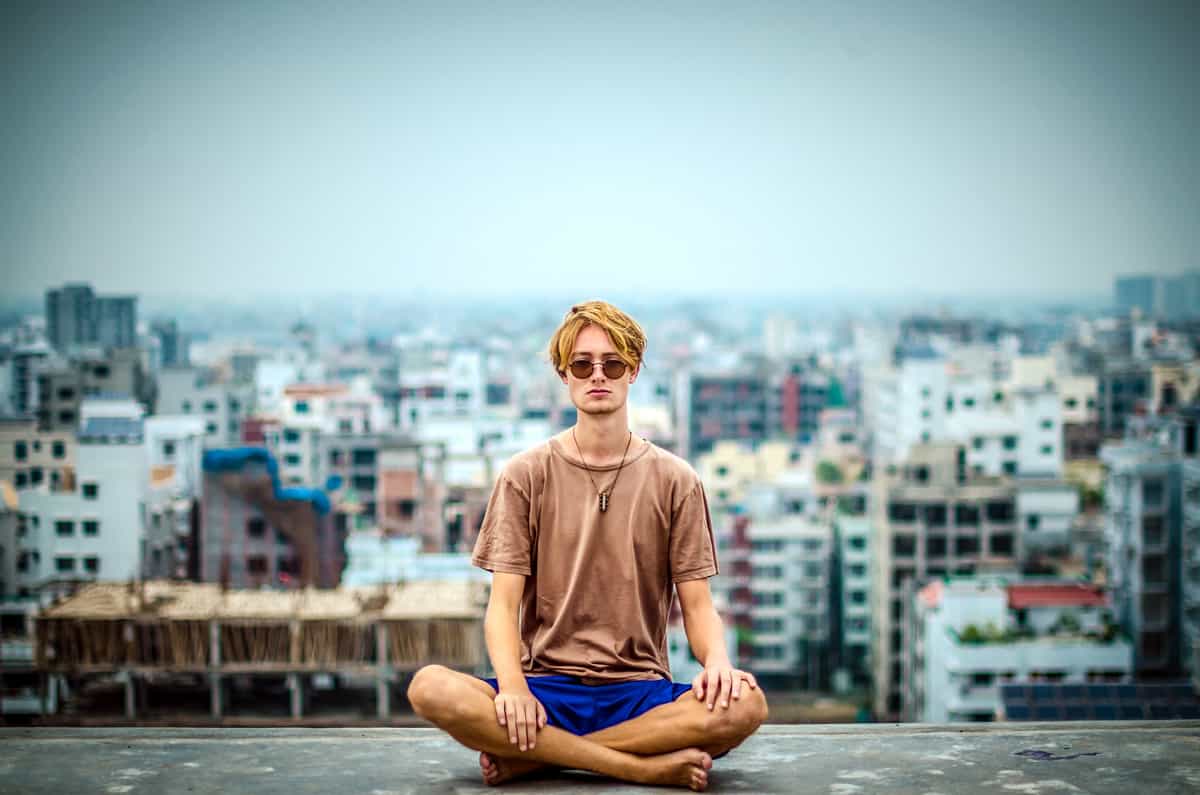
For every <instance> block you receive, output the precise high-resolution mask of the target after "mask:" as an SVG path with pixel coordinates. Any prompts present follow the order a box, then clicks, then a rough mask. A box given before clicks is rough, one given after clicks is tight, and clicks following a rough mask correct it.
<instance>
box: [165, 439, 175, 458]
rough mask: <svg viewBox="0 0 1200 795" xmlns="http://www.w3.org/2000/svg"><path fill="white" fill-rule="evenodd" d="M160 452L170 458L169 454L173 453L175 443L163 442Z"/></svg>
mask: <svg viewBox="0 0 1200 795" xmlns="http://www.w3.org/2000/svg"><path fill="white" fill-rule="evenodd" d="M162 452H163V457H164V458H170V457H171V456H173V455H175V443H174V442H163V446H162Z"/></svg>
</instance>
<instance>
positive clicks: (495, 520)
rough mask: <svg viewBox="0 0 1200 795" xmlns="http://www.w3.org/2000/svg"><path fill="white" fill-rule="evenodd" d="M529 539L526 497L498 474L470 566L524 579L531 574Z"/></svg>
mask: <svg viewBox="0 0 1200 795" xmlns="http://www.w3.org/2000/svg"><path fill="white" fill-rule="evenodd" d="M531 535H532V534H531V532H530V529H529V497H528V495H527V494H526V493H525V492H524V491H522V490H521V487H520V486H518V485H517V484H516V483H514V482H513V480H512V478H511V477H510V476H509V475H508V474H507V473H502V474H501V475H500V477H499V478H498V479H497V480H496V485H495V487H494V488H493V489H492V496H491V497H490V498H489V499H488V504H487V509H486V510H485V511H484V514H483V524H482V525H481V526H480V528H479V536H478V538H476V539H475V550H474V552H473V553H472V554H471V563H472V564H473V565H475V566H478V567H479V568H481V569H487V570H488V571H491V572H497V571H501V572H505V573H508V574H524V575H526V576H528V575H530V574H532V573H533V569H532V566H531V556H530V549H531Z"/></svg>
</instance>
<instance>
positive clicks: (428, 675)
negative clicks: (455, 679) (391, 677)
mask: <svg viewBox="0 0 1200 795" xmlns="http://www.w3.org/2000/svg"><path fill="white" fill-rule="evenodd" d="M449 674H450V669H449V668H446V667H445V666H442V665H427V666H425V667H424V668H422V669H420V670H419V671H417V672H416V673H415V674H413V678H412V681H411V682H409V683H408V703H409V704H412V708H413V711H415V712H416V713H417V714H418V715H420V716H421V717H422V718H424V719H425V720H431V721H432V720H435V719H436V718H437V717H438V716H439V714H440V713H441V711H442V707H443V706H444V705H445V695H446V691H447V690H448V685H449V683H450V676H449Z"/></svg>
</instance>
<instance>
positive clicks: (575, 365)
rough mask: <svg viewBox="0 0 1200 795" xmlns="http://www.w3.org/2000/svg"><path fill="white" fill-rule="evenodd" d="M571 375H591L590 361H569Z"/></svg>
mask: <svg viewBox="0 0 1200 795" xmlns="http://www.w3.org/2000/svg"><path fill="white" fill-rule="evenodd" d="M571 375H573V376H575V377H576V378H590V377H591V375H592V363H591V362H583V361H580V362H571Z"/></svg>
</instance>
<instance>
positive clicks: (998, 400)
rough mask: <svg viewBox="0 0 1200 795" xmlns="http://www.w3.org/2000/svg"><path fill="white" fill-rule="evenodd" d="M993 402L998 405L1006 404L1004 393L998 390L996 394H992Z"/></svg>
mask: <svg viewBox="0 0 1200 795" xmlns="http://www.w3.org/2000/svg"><path fill="white" fill-rule="evenodd" d="M992 401H993V402H996V403H1003V402H1004V393H1003V392H1001V391H1000V390H998V389H997V390H996V391H995V392H993V393H992Z"/></svg>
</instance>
